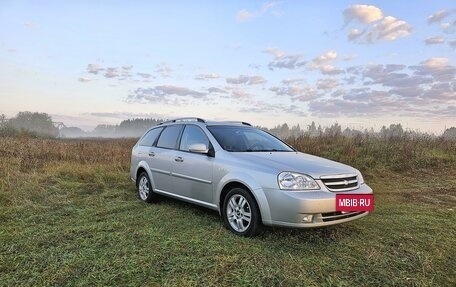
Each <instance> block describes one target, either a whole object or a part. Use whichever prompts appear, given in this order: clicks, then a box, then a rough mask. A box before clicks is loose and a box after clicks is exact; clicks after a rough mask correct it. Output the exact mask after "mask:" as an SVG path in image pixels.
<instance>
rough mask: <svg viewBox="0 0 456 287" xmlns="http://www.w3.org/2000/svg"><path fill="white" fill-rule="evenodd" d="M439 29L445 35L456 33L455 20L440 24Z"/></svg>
mask: <svg viewBox="0 0 456 287" xmlns="http://www.w3.org/2000/svg"><path fill="white" fill-rule="evenodd" d="M440 28H441V29H442V31H443V32H444V33H446V34H453V33H455V32H456V19H455V20H454V21H453V22H452V23H450V22H445V23H442V24H440Z"/></svg>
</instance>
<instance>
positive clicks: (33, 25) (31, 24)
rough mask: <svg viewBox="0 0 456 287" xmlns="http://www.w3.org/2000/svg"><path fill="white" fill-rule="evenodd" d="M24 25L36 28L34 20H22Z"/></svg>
mask: <svg viewBox="0 0 456 287" xmlns="http://www.w3.org/2000/svg"><path fill="white" fill-rule="evenodd" d="M24 26H25V27H27V28H29V29H34V28H36V26H37V24H36V22H33V21H26V22H24Z"/></svg>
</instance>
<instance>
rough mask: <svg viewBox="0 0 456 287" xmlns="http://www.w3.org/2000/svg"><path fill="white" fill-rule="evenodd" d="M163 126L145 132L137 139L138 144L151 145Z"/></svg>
mask: <svg viewBox="0 0 456 287" xmlns="http://www.w3.org/2000/svg"><path fill="white" fill-rule="evenodd" d="M162 129H163V128H155V129H152V130H150V131H148V132H147V134H145V135H144V136H143V137H142V138H141V140H140V141H139V145H142V146H152V145H153V144H154V142H155V139H157V137H158V135H159V134H160V132H161V131H162Z"/></svg>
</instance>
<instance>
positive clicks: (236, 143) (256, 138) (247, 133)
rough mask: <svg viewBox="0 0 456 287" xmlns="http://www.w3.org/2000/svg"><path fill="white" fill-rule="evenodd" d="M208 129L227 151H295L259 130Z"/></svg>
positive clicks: (231, 127) (224, 127)
mask: <svg viewBox="0 0 456 287" xmlns="http://www.w3.org/2000/svg"><path fill="white" fill-rule="evenodd" d="M207 129H208V130H209V131H210V132H211V133H212V135H213V136H214V137H215V139H216V140H217V142H218V143H219V144H220V145H221V146H222V148H223V149H224V150H227V151H237V152H260V151H293V150H292V149H291V148H290V147H289V146H288V145H287V144H285V143H284V142H282V141H281V140H279V139H278V138H276V137H274V136H272V135H270V134H268V133H267V132H264V131H262V130H259V129H255V128H250V127H243V126H239V127H238V126H209V127H207Z"/></svg>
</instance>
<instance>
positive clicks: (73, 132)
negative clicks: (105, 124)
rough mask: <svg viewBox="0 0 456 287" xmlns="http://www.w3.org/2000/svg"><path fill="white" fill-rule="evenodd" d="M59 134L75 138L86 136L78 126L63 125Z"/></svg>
mask: <svg viewBox="0 0 456 287" xmlns="http://www.w3.org/2000/svg"><path fill="white" fill-rule="evenodd" d="M60 136H61V137H64V138H77V137H84V136H87V133H86V132H84V131H83V130H82V129H80V128H78V127H63V128H62V129H60Z"/></svg>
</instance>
